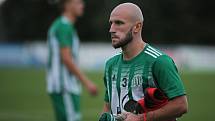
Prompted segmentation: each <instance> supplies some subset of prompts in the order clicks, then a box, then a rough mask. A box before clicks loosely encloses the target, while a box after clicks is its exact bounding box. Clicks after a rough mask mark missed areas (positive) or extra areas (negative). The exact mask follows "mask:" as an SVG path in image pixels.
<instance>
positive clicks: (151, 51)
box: [144, 44, 166, 60]
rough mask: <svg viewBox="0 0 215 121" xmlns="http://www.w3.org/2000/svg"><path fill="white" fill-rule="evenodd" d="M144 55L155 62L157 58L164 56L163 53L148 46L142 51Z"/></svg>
mask: <svg viewBox="0 0 215 121" xmlns="http://www.w3.org/2000/svg"><path fill="white" fill-rule="evenodd" d="M144 53H145V54H146V55H147V56H148V58H151V59H154V60H156V59H157V58H159V57H160V56H162V55H166V54H165V53H164V52H163V51H161V50H159V49H157V48H155V47H153V46H151V45H149V44H146V47H145V49H144Z"/></svg>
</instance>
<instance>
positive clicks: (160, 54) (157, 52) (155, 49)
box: [148, 46, 162, 55]
mask: <svg viewBox="0 0 215 121" xmlns="http://www.w3.org/2000/svg"><path fill="white" fill-rule="evenodd" d="M148 47H149V48H150V49H152V50H154V51H155V52H157V53H158V54H159V55H162V53H160V52H158V51H157V50H156V49H154V48H153V47H151V46H148Z"/></svg>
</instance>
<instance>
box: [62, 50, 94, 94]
mask: <svg viewBox="0 0 215 121" xmlns="http://www.w3.org/2000/svg"><path fill="white" fill-rule="evenodd" d="M60 53H61V59H62V62H63V63H64V64H65V66H66V67H67V68H68V70H69V71H70V73H72V74H74V75H75V76H76V77H77V78H78V79H79V80H80V81H81V83H82V84H83V85H84V86H85V87H86V88H87V89H88V91H89V92H90V93H91V94H93V95H95V94H96V93H97V88H96V86H95V85H94V84H93V83H92V82H91V81H90V80H89V79H88V78H87V77H86V76H85V75H84V74H83V73H82V72H81V71H80V70H79V68H78V67H77V66H76V65H75V63H74V60H73V57H72V56H71V50H70V48H69V47H64V48H61V52H60Z"/></svg>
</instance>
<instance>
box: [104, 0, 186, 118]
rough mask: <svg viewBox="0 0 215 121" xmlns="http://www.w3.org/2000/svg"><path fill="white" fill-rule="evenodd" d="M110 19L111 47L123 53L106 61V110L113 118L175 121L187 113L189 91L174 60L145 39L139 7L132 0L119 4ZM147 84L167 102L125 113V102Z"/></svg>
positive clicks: (140, 92)
mask: <svg viewBox="0 0 215 121" xmlns="http://www.w3.org/2000/svg"><path fill="white" fill-rule="evenodd" d="M109 22H110V30H109V32H110V34H111V39H112V46H113V47H114V48H121V49H122V53H121V54H119V55H116V56H114V57H112V58H111V59H109V60H108V61H107V62H106V66H105V73H104V83H105V89H106V92H105V98H104V101H105V104H104V108H103V112H106V113H105V114H110V116H109V117H110V118H113V117H114V116H116V115H119V114H123V116H124V117H126V118H125V119H124V120H125V121H175V120H176V118H179V117H181V116H182V115H183V114H184V113H186V112H187V110H188V104H187V98H186V93H185V89H184V86H183V83H182V81H181V79H180V76H179V74H178V71H177V68H176V65H175V64H174V61H173V60H172V59H171V58H170V57H169V56H168V55H166V54H165V53H164V52H162V51H160V50H158V49H156V48H154V47H152V46H151V45H150V44H148V43H146V42H144V41H143V40H142V37H141V31H142V28H143V22H144V18H143V15H142V12H141V10H140V8H139V7H138V6H137V5H135V4H132V3H123V4H120V5H118V6H117V7H115V8H114V9H113V11H112V12H111V15H110V19H109ZM148 87H155V88H159V89H160V90H162V91H163V93H164V94H165V95H166V96H167V97H168V103H167V104H166V105H165V106H163V107H162V108H160V109H157V110H155V111H151V112H148V113H145V114H139V115H135V114H132V113H128V112H126V111H125V110H124V108H123V107H124V105H125V103H126V102H127V101H128V100H131V99H133V100H136V101H137V100H139V99H141V98H143V97H144V90H145V89H146V88H148ZM107 117H108V116H105V117H103V118H101V120H103V119H104V120H107V119H108V118H107ZM111 120H112V119H111ZM113 120H115V119H113Z"/></svg>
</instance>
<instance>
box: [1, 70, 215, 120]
mask: <svg viewBox="0 0 215 121" xmlns="http://www.w3.org/2000/svg"><path fill="white" fill-rule="evenodd" d="M87 74H88V76H90V78H91V79H93V80H94V81H95V82H96V84H97V85H98V87H99V91H100V93H99V96H98V97H93V98H92V97H91V96H89V95H88V94H87V93H86V90H84V91H83V95H82V103H81V104H82V112H83V121H97V120H98V116H99V113H100V112H101V110H102V105H103V94H104V89H103V80H102V76H103V75H102V73H101V72H99V73H96V72H94V73H93V72H91V73H87ZM181 76H182V79H183V80H184V84H185V87H186V90H187V94H188V100H189V113H188V114H186V115H185V116H184V117H183V118H181V119H180V121H215V115H214V114H215V113H214V112H215V88H214V86H215V72H183V73H182V74H181ZM45 84H46V82H45V71H44V70H39V69H0V121H54V114H53V111H52V107H51V103H50V99H49V97H48V96H47V94H46V89H45Z"/></svg>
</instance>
